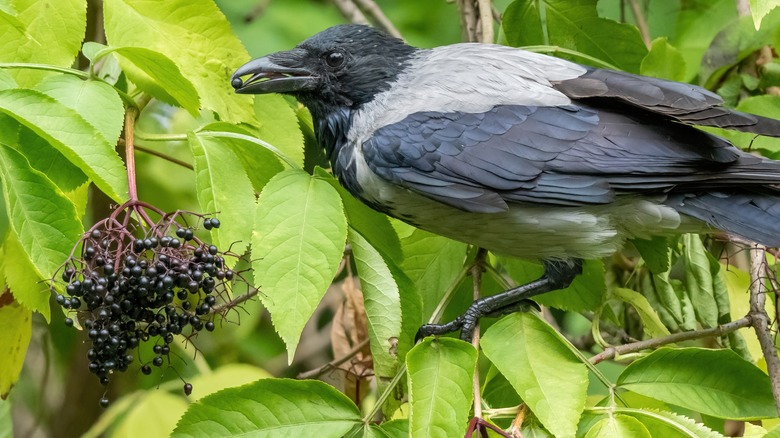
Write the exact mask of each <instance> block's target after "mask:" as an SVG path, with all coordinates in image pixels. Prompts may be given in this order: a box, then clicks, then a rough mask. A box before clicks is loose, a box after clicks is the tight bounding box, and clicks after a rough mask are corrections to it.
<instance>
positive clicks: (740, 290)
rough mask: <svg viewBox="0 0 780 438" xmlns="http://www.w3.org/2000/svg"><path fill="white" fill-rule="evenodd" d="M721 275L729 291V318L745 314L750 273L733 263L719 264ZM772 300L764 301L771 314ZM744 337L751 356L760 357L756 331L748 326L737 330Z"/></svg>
mask: <svg viewBox="0 0 780 438" xmlns="http://www.w3.org/2000/svg"><path fill="white" fill-rule="evenodd" d="M721 270H722V271H723V276H724V278H725V280H726V286H727V288H728V291H729V307H730V308H731V309H730V310H731V318H732V319H739V318H742V317H743V316H745V315H747V314H748V312H750V297H749V293H750V292H749V290H750V283H751V282H752V280H751V279H750V274H749V273H747V272H745V271H743V270H741V269H738V268H736V267H734V266H733V265H730V266H726V265H721ZM772 301H773V300H768V301H767V303H766V306H767V307H766V311H767V312H768V313H769V314H770V315H773V314H774V313H775V309H774V305H773V303H772ZM739 333H740V334H741V335H742V336H743V337H744V339H745V342H746V344H747V345H746V348H747V350H748V352H749V353H750V356H751V357H762V356H763V353H762V351H761V344H760V343H759V342H758V337H756V332H755V330H753V329H752V328H750V327H748V328H745V329H742V330H740V331H739Z"/></svg>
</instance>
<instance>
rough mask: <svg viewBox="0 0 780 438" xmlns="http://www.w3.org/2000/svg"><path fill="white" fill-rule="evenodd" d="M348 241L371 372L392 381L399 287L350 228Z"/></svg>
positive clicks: (373, 251)
mask: <svg viewBox="0 0 780 438" xmlns="http://www.w3.org/2000/svg"><path fill="white" fill-rule="evenodd" d="M348 239H349V244H350V247H351V248H352V254H353V255H354V257H355V266H356V267H357V272H358V275H359V276H360V286H361V290H362V291H363V301H364V304H365V308H366V316H367V318H368V337H369V339H370V344H369V345H370V346H371V355H372V356H373V357H374V370H375V372H376V375H377V376H378V377H379V378H383V377H384V378H392V377H393V375H394V374H395V373H396V371H397V370H398V354H397V351H396V349H397V347H398V338H399V337H400V336H401V302H400V300H401V296H400V293H399V290H398V284H396V282H395V279H394V278H393V274H392V272H391V271H390V267H388V265H387V262H386V261H385V260H384V259H383V258H382V256H381V255H380V254H379V253H378V252H377V250H376V249H374V247H372V246H371V245H370V244H369V243H368V242H367V241H366V239H365V238H363V236H361V235H360V233H358V232H357V231H355V230H354V229H352V228H350V229H349V232H348Z"/></svg>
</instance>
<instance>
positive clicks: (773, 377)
mask: <svg viewBox="0 0 780 438" xmlns="http://www.w3.org/2000/svg"><path fill="white" fill-rule="evenodd" d="M765 257H766V256H765V255H764V248H763V247H762V246H760V245H757V246H756V247H755V248H754V249H753V257H752V260H751V264H750V312H749V313H748V316H750V319H751V325H752V326H753V329H754V330H755V331H756V336H757V337H758V343H759V344H760V345H761V352H762V353H763V354H764V359H765V360H766V370H767V373H768V374H769V381H770V382H771V383H772V395H773V396H774V398H775V407H776V408H777V413H778V414H780V358H779V357H778V356H777V350H776V349H775V340H774V338H773V337H772V332H771V331H770V323H769V315H767V313H766V308H765V305H766V292H767V291H766V286H765V284H764V279H763V276H762V275H761V273H762V271H763V270H764V265H765V264H766V258H765Z"/></svg>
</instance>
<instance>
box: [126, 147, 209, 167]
mask: <svg viewBox="0 0 780 438" xmlns="http://www.w3.org/2000/svg"><path fill="white" fill-rule="evenodd" d="M135 150H137V151H141V152H144V153H147V154H149V155H154V156H155V157H160V158H162V159H163V160H166V161H170V162H171V163H174V164H178V165H179V166H181V167H186V168H187V169H190V170H194V169H195V167H193V166H192V164H190V163H188V162H186V161H182V160H180V159H178V158H174V157H172V156H170V155H166V154H164V153H162V152H158V151H156V150H154V149H149V148H147V147H143V146H139V145H135Z"/></svg>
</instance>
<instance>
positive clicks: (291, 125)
mask: <svg viewBox="0 0 780 438" xmlns="http://www.w3.org/2000/svg"><path fill="white" fill-rule="evenodd" d="M254 108H255V116H256V117H257V120H259V121H260V123H262V125H261V126H260V128H259V129H258V132H257V137H258V138H261V139H263V140H265V141H267V142H268V143H271V144H272V145H274V146H275V147H276V148H277V149H279V150H280V151H282V152H283V153H284V154H285V155H287V156H288V157H289V158H290V159H291V160H292V161H294V162H295V163H297V164H298V165H300V166H303V134H302V133H301V128H299V127H298V116H297V115H296V114H295V111H293V109H292V108H290V104H289V103H287V100H285V98H284V97H282V95H281V94H258V95H256V96H255V105H254Z"/></svg>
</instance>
